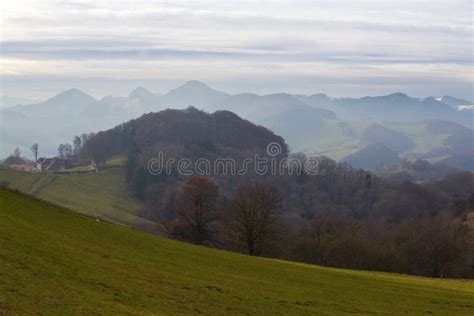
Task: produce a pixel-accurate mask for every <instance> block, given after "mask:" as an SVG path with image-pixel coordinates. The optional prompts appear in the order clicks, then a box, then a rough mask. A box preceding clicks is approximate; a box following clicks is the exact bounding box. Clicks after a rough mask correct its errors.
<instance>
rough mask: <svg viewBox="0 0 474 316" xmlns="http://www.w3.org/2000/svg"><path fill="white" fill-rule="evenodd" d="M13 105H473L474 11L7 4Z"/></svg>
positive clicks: (362, 4)
mask: <svg viewBox="0 0 474 316" xmlns="http://www.w3.org/2000/svg"><path fill="white" fill-rule="evenodd" d="M0 6H1V7H0V10H1V17H0V19H1V26H2V30H1V32H2V33H1V57H2V63H1V74H2V78H1V79H2V91H1V92H2V94H6V95H15V96H23V97H35V98H37V97H40V98H44V97H48V96H51V95H52V94H55V93H57V92H60V91H62V90H64V89H67V88H71V87H75V88H79V89H83V90H84V91H86V92H88V93H91V94H92V95H94V96H96V97H101V96H103V95H106V94H115V95H124V94H127V93H128V92H129V91H130V90H132V89H133V88H134V87H136V86H138V85H141V86H145V87H146V88H148V89H150V90H151V91H155V92H166V90H167V89H169V88H171V87H174V86H176V85H178V84H180V83H181V82H183V81H186V80H190V79H195V80H202V81H204V82H207V83H209V84H211V85H212V86H214V87H215V88H218V89H222V90H225V91H227V92H231V93H236V92H243V91H249V92H257V93H271V92H279V91H285V92H292V93H305V94H312V93H319V92H325V93H328V94H330V95H333V96H348V95H351V96H361V95H380V94H386V93H391V92H395V91H402V92H405V93H409V94H411V95H415V96H427V95H444V94H450V95H454V96H458V97H463V98H468V99H471V100H472V97H473V96H472V93H473V91H472V89H473V86H472V85H473V68H472V61H473V25H472V1H471V0H459V1H458V0H454V1H453V0H443V1H440V0H431V1H420V0H417V1H413V0H411V1H409V0H402V1H380V0H373V1H349V0H347V1H346V0H327V1H2V3H1V5H0Z"/></svg>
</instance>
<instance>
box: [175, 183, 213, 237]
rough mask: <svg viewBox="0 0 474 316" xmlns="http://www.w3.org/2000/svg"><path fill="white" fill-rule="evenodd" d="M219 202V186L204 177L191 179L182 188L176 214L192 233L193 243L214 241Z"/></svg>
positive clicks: (178, 197)
mask: <svg viewBox="0 0 474 316" xmlns="http://www.w3.org/2000/svg"><path fill="white" fill-rule="evenodd" d="M218 200H219V194H218V191H217V186H216V185H215V184H214V183H212V182H210V181H209V180H207V179H206V178H204V177H192V178H189V179H188V180H187V181H186V182H185V183H184V184H183V185H182V186H181V188H180V190H179V192H178V196H177V208H176V214H177V215H178V216H179V217H180V219H181V220H182V221H183V222H184V223H183V224H184V226H186V227H187V228H188V230H189V232H190V233H191V234H190V235H191V236H190V238H191V241H192V242H193V243H196V244H202V243H203V242H205V241H210V240H213V238H214V234H215V222H216V219H217V218H216V208H217V203H218ZM181 227H183V225H181Z"/></svg>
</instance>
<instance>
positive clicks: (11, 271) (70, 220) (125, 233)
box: [0, 189, 474, 315]
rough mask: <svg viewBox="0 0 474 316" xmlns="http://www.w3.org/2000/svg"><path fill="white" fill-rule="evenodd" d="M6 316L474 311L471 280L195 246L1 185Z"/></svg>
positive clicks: (0, 281)
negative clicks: (336, 266)
mask: <svg viewBox="0 0 474 316" xmlns="http://www.w3.org/2000/svg"><path fill="white" fill-rule="evenodd" d="M0 206H1V207H0V267H1V268H0V314H27V313H31V314H33V313H39V314H46V315H49V314H71V313H74V314H77V313H80V314H92V313H100V314H113V313H119V314H125V313H130V314H198V313H204V314H226V315H228V314H253V315H255V314H268V315H273V314H287V315H301V314H308V315H334V314H342V313H362V314H444V315H473V314H474V282H473V281H454V280H435V279H428V278H421V277H411V276H402V275H395V274H388V273H372V272H362V271H350V270H342V269H331V268H322V267H318V266H310V265H305V264H297V263H290V262H285V261H278V260H270V259H262V258H255V257H249V256H243V255H238V254H234V253H229V252H225V251H219V250H213V249H208V248H204V247H197V246H192V245H188V244H184V243H180V242H176V241H172V240H168V239H164V238H160V237H155V236H152V235H150V234H146V233H142V232H139V231H135V230H132V229H129V228H127V227H123V226H119V225H114V224H108V223H105V222H101V221H96V220H94V219H91V218H87V217H83V216H80V215H78V214H75V213H72V212H69V211H67V210H65V209H62V208H61V207H57V206H54V205H51V204H47V203H45V202H41V201H38V200H36V199H33V198H30V197H28V196H25V195H23V194H19V193H15V192H11V191H7V190H4V189H0Z"/></svg>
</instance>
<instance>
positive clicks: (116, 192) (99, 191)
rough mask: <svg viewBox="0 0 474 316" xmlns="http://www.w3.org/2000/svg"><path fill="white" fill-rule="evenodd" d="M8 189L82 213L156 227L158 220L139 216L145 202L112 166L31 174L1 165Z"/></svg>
mask: <svg viewBox="0 0 474 316" xmlns="http://www.w3.org/2000/svg"><path fill="white" fill-rule="evenodd" d="M0 181H2V182H4V181H6V183H7V186H8V188H12V189H16V190H20V191H22V192H25V193H28V194H31V195H34V196H37V197H39V198H41V199H44V200H48V201H51V202H54V203H56V204H59V205H62V206H65V207H67V208H70V209H72V210H74V211H77V212H79V213H82V214H86V215H90V216H94V217H99V218H103V219H106V220H108V221H111V222H114V223H118V224H123V225H127V226H131V227H137V228H142V229H146V230H152V229H153V227H154V225H155V224H154V223H152V222H150V221H148V220H146V219H144V218H141V217H139V216H137V213H138V211H140V209H142V208H143V205H142V204H141V203H140V202H139V201H137V200H136V199H135V198H133V197H132V196H131V194H130V193H129V192H127V190H126V188H125V176H124V171H123V169H122V168H120V167H109V168H107V169H104V170H102V171H100V172H98V173H88V174H75V175H69V174H52V173H30V172H23V171H18V170H13V169H9V168H5V167H0Z"/></svg>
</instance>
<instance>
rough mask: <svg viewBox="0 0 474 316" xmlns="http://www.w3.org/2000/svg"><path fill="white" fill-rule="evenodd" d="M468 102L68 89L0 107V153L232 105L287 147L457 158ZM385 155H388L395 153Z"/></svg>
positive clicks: (197, 86)
mask: <svg viewBox="0 0 474 316" xmlns="http://www.w3.org/2000/svg"><path fill="white" fill-rule="evenodd" d="M468 103H469V101H467V100H462V99H457V98H454V97H450V96H443V97H439V98H434V97H427V98H424V99H419V98H413V97H410V96H408V95H405V94H403V93H393V94H390V95H386V96H376V97H371V96H368V97H363V98H331V97H329V96H326V95H325V94H313V95H310V96H304V95H291V94H286V93H279V94H270V95H257V94H252V93H242V94H236V95H230V94H227V93H225V92H221V91H217V90H215V89H213V88H211V87H209V86H208V85H206V84H205V83H202V82H199V81H194V80H193V81H188V82H186V83H185V84H184V85H182V86H180V87H177V88H175V89H172V90H171V91H169V92H168V93H166V94H164V95H160V94H156V93H152V92H150V91H148V90H147V89H145V88H143V87H137V88H136V89H134V90H133V91H132V92H131V93H130V94H129V95H128V96H106V97H104V98H102V99H101V100H97V99H95V98H94V97H92V96H90V95H88V94H86V93H84V92H82V91H79V90H77V89H70V90H68V91H65V92H62V93H60V94H58V95H56V96H54V97H52V98H49V99H47V100H46V101H44V102H40V103H35V104H26V105H18V106H11V107H9V108H6V109H3V110H2V111H1V112H0V119H1V120H2V125H1V127H0V133H1V134H0V135H1V136H0V137H1V140H2V142H1V143H2V146H1V148H0V156H1V157H5V156H7V155H8V154H9V153H11V152H12V151H13V149H14V148H15V147H17V146H18V147H20V148H21V149H22V150H23V152H24V154H26V155H29V150H28V148H29V146H30V145H31V144H32V143H33V142H39V143H40V148H41V153H42V154H43V155H54V154H55V153H56V148H57V146H58V144H59V143H64V142H70V141H71V139H72V138H73V136H75V135H78V134H81V133H88V132H97V131H99V130H104V129H108V128H111V127H113V126H115V125H117V124H120V123H123V122H125V121H128V120H130V119H132V118H137V117H139V116H141V115H142V114H144V113H149V112H158V111H161V110H164V109H167V108H175V109H182V108H186V107H188V106H194V107H196V108H198V109H203V110H205V111H207V112H214V111H217V110H228V111H232V112H234V113H236V114H237V115H239V116H241V117H242V118H244V119H248V120H250V121H252V122H254V123H256V124H259V125H263V126H265V127H268V128H270V129H271V130H272V131H274V132H275V133H276V134H278V135H281V136H282V137H283V138H284V139H285V140H286V141H287V143H288V144H289V147H290V150H291V151H293V152H297V151H302V152H305V153H307V154H315V155H327V156H329V157H331V158H334V159H343V158H344V157H346V156H350V155H353V154H355V153H358V152H360V151H361V150H363V151H362V153H365V154H364V155H366V153H370V152H375V151H372V150H364V149H366V148H369V149H370V148H378V149H380V148H387V149H388V150H390V151H393V152H394V153H395V155H397V156H399V157H400V158H408V159H416V158H425V159H433V161H437V160H440V159H447V158H449V157H454V158H452V159H451V160H450V161H461V160H462V159H460V158H455V156H459V155H462V156H466V155H471V154H473V148H472V147H473V146H472V140H473V136H472V122H473V113H474V111H473V110H469V109H465V108H463V109H464V110H463V111H461V110H459V108H458V106H461V105H466V104H468ZM444 121H448V122H444ZM443 122H444V123H443ZM374 144H377V145H381V146H383V147H381V146H377V147H373V146H372V145H374ZM371 146H372V147H371ZM460 148H463V150H460ZM388 156H390V157H391V159H390V160H391V161H393V159H392V158H393V157H394V155H392V154H391V155H387V157H388ZM350 157H353V156H350ZM382 160H383V159H382ZM382 162H383V161H382ZM362 165H364V166H366V165H367V164H365V163H363V164H362ZM362 165H361V166H362ZM371 165H372V164H371Z"/></svg>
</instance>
